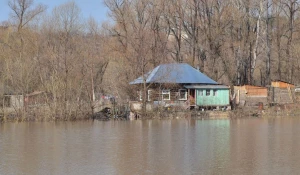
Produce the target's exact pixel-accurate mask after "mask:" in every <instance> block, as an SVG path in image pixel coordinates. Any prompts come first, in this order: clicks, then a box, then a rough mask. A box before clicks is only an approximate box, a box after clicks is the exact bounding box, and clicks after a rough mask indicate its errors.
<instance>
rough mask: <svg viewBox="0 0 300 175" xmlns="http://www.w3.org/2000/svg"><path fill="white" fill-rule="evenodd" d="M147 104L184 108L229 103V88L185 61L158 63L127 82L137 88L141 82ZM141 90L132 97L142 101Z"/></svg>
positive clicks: (213, 107)
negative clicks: (144, 87) (145, 91)
mask: <svg viewBox="0 0 300 175" xmlns="http://www.w3.org/2000/svg"><path fill="white" fill-rule="evenodd" d="M144 82H145V83H146V85H147V87H148V89H147V93H145V95H147V96H146V98H147V102H148V104H149V105H152V106H155V105H157V104H161V105H164V106H168V107H169V106H176V107H179V106H181V107H182V108H184V109H193V108H198V109H199V108H207V109H215V108H218V107H227V106H230V101H229V87H228V86H224V85H221V84H219V83H217V82H216V81H214V80H213V79H211V78H209V77H208V76H206V75H205V74H203V73H202V72H200V71H199V70H197V69H195V68H193V67H192V66H190V65H188V64H186V63H170V64H162V65H159V66H157V67H156V68H154V69H153V70H152V71H150V72H148V73H147V74H145V75H144V76H141V77H139V78H137V79H135V80H134V81H132V82H130V83H129V84H132V85H137V87H138V89H140V88H141V87H143V86H141V85H142V84H143V83H144ZM142 90H143V89H141V90H140V91H139V93H137V94H139V96H138V97H137V98H136V99H137V100H139V101H138V102H140V101H142V99H143V97H142V93H140V92H142Z"/></svg>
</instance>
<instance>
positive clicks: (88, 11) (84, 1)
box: [0, 0, 108, 22]
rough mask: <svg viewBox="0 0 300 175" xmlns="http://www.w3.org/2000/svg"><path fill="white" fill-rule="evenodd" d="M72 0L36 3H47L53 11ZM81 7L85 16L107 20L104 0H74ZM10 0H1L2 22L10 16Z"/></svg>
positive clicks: (37, 1) (0, 17) (0, 14)
mask: <svg viewBox="0 0 300 175" xmlns="http://www.w3.org/2000/svg"><path fill="white" fill-rule="evenodd" d="M69 1H70V0H34V2H35V4H38V3H42V4H44V5H46V6H47V7H48V8H47V11H48V12H51V11H52V9H53V8H54V7H55V6H59V5H60V4H63V3H66V2H69ZM74 1H75V2H76V4H77V5H78V6H79V7H80V9H81V14H82V15H83V17H84V18H88V17H90V16H92V17H94V18H95V19H96V20H97V21H99V22H103V21H105V20H107V18H108V17H107V11H108V10H107V8H106V7H105V5H104V3H103V0H74ZM7 4H8V0H0V22H2V21H5V20H7V19H8V18H9V14H10V12H11V11H10V8H9V7H8V5H7Z"/></svg>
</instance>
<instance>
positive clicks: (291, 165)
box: [0, 118, 300, 174]
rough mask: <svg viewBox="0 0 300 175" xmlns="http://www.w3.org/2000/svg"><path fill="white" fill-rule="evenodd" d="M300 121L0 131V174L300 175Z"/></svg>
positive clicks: (9, 126)
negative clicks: (299, 172)
mask: <svg viewBox="0 0 300 175" xmlns="http://www.w3.org/2000/svg"><path fill="white" fill-rule="evenodd" d="M299 125H300V120H299V119H296V118H285V119H270V120H266V119H242V120H149V121H109V122H100V121H95V122H92V121H84V122H56V123H5V124H1V125H0V155H1V159H0V174H297V172H298V171H299V170H300V169H299V168H298V166H297V165H298V164H299V163H300V161H299V160H300V159H299V158H300V155H299V153H298V148H299V146H300V136H299V134H298V133H299V131H300V127H299Z"/></svg>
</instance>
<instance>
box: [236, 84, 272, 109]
mask: <svg viewBox="0 0 300 175" xmlns="http://www.w3.org/2000/svg"><path fill="white" fill-rule="evenodd" d="M233 96H234V99H233V100H234V102H235V104H237V105H240V106H257V105H258V104H259V103H263V104H264V105H266V104H267V103H268V88H266V87H261V86H253V85H244V86H234V95H233Z"/></svg>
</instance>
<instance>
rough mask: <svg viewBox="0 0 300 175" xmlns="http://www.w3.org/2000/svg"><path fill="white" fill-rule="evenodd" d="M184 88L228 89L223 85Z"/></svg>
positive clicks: (188, 87)
mask: <svg viewBox="0 0 300 175" xmlns="http://www.w3.org/2000/svg"><path fill="white" fill-rule="evenodd" d="M184 87H185V88H187V89H230V88H229V86H225V85H186V86H184Z"/></svg>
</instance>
